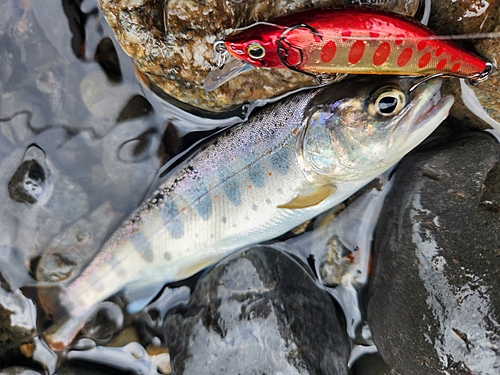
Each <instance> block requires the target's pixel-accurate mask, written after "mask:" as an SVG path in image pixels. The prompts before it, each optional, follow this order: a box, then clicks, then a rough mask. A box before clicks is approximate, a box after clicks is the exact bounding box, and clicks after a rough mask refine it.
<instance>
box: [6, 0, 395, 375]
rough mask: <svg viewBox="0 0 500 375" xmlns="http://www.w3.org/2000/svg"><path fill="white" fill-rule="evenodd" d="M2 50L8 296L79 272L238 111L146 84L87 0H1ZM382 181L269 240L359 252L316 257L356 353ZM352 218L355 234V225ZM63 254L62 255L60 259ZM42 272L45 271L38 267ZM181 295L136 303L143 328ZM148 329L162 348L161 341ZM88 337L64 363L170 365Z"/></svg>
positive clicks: (162, 357)
mask: <svg viewBox="0 0 500 375" xmlns="http://www.w3.org/2000/svg"><path fill="white" fill-rule="evenodd" d="M0 46H1V47H2V48H1V51H0V62H1V64H0V202H2V204H1V205H0V217H2V221H1V223H0V234H1V235H0V249H1V250H2V251H1V253H0V270H1V274H2V280H1V281H2V286H4V287H5V286H7V287H6V289H8V290H11V291H15V290H17V289H18V288H19V287H21V286H25V285H31V284H33V283H34V282H35V280H34V277H36V278H37V279H38V280H43V281H58V280H61V279H64V278H66V277H68V275H69V274H72V273H73V272H77V271H78V265H82V264H85V262H86V261H88V259H90V258H91V257H92V255H93V254H95V252H96V251H98V250H99V247H100V245H101V244H102V243H103V242H104V241H105V240H106V238H107V237H108V236H109V234H110V233H111V232H112V231H113V230H114V229H115V228H116V227H117V226H118V225H119V224H120V223H121V222H122V220H123V219H124V218H126V217H127V216H128V214H130V212H131V211H132V210H133V209H134V208H135V207H137V205H138V204H139V203H140V202H141V201H142V200H143V198H144V197H145V195H146V194H147V193H148V192H149V191H151V190H152V189H154V188H155V187H156V185H157V184H158V179H157V176H158V175H160V174H161V173H162V172H163V171H164V170H165V169H166V167H165V166H164V165H165V163H167V166H168V165H169V164H170V163H173V162H174V160H175V159H173V158H174V157H175V156H176V155H178V154H179V153H181V152H182V151H183V150H186V149H187V148H189V146H190V145H192V144H194V143H195V142H196V141H197V140H199V139H201V138H203V137H205V136H206V135H208V134H210V133H211V132H212V131H214V129H215V128H217V127H223V126H227V125H231V124H234V123H236V122H239V121H241V118H240V117H238V116H232V117H229V118H226V119H207V118H200V117H197V116H195V115H193V114H190V113H187V112H185V111H183V110H182V109H180V108H177V107H176V106H175V105H173V104H171V103H169V102H167V101H165V100H163V99H162V98H160V97H158V96H157V95H156V94H155V93H153V92H152V91H150V90H149V89H148V88H147V87H146V86H145V85H144V84H142V82H141V81H140V79H139V77H138V76H137V74H136V72H135V70H134V66H133V64H132V62H131V60H130V58H128V57H127V56H126V55H125V54H124V52H123V51H122V49H121V48H120V46H119V45H118V44H117V43H116V41H115V39H114V37H113V34H112V32H111V30H110V28H109V26H108V25H107V23H106V22H105V20H104V19H103V17H102V16H101V15H100V12H99V10H98V8H97V2H96V1H94V0H85V1H81V2H79V1H71V0H62V1H61V2H57V1H48V2H40V1H29V0H26V1H20V2H13V1H9V0H0ZM258 104H259V105H262V104H263V103H258ZM251 109H252V108H251V107H247V108H244V109H243V111H242V113H243V114H248V113H249V112H250V110H251ZM384 178H387V176H385V177H383V178H382V180H381V181H382V186H383V189H381V190H378V189H376V188H374V189H371V190H368V192H367V193H366V194H365V195H364V196H362V197H361V198H360V199H358V200H357V201H355V202H354V203H353V204H352V205H351V206H349V208H348V209H347V210H345V211H343V212H342V213H341V214H340V215H339V216H338V217H337V218H336V220H335V221H334V222H333V224H331V220H332V217H333V216H335V215H336V214H334V213H331V212H330V213H326V214H324V215H323V216H322V217H321V218H319V219H318V220H316V222H315V223H314V230H313V231H310V232H306V233H305V234H303V235H301V236H298V237H295V238H292V239H289V240H286V241H284V242H282V243H280V245H279V246H280V248H281V249H282V250H283V251H288V252H293V253H295V254H296V255H298V256H300V257H302V259H304V260H305V261H306V262H307V259H311V255H313V256H314V258H315V259H321V258H322V257H323V256H324V253H325V252H326V251H327V250H328V246H329V243H330V241H332V238H334V239H335V241H337V243H338V244H340V245H341V246H343V248H345V251H348V252H355V253H356V259H357V261H356V263H355V265H354V267H351V266H350V265H349V264H345V265H344V268H343V269H340V270H339V269H329V270H328V269H327V270H325V269H324V268H322V267H321V266H322V265H321V264H319V263H318V262H316V263H314V264H313V269H314V271H315V272H316V274H317V275H319V276H320V279H322V281H324V282H326V281H325V278H327V277H333V279H334V280H336V282H335V283H338V284H340V286H339V287H337V288H328V289H327V290H328V292H329V293H331V294H332V295H333V296H334V297H335V298H336V299H337V300H338V301H339V303H340V304H341V306H342V307H343V309H344V312H345V313H346V317H347V331H348V333H349V335H350V337H351V338H352V339H354V340H357V342H360V341H363V342H362V343H363V344H365V345H360V346H358V347H357V348H356V350H354V351H353V357H355V356H356V355H358V353H360V352H363V350H365V351H367V352H370V351H372V350H373V346H370V344H371V341H370V335H369V333H366V332H364V333H363V332H360V331H361V330H362V327H361V325H362V322H363V317H362V316H361V312H360V310H359V308H358V294H357V291H356V289H355V287H359V286H363V285H364V284H366V282H367V278H368V273H369V251H370V244H371V240H372V232H373V228H374V225H375V223H376V218H377V217H378V213H379V211H380V206H381V202H382V201H383V198H384V196H385V193H386V192H387V190H388V189H389V188H390V184H388V183H387V182H385V180H384ZM367 218H368V220H367ZM328 224H331V225H328ZM352 227H358V228H359V230H358V231H357V232H351V231H350V228H352ZM304 249H307V250H304ZM75 250H78V251H75ZM42 254H46V256H45V257H44V258H43V260H41V255H42ZM47 254H50V255H51V256H47ZM61 256H64V257H65V262H60V261H59V260H60V257H61ZM41 262H42V263H41ZM323 266H324V265H323ZM38 267H40V269H41V271H39V272H38V273H37V274H36V275H34V274H33V272H34V270H36V269H37V268H38ZM325 267H328V266H325ZM329 272H330V273H329ZM332 274H333V275H332ZM353 285H354V286H355V287H354V286H353ZM0 291H3V289H0ZM15 293H17V294H16V298H15V299H14V300H12V301H11V300H10V299H9V300H8V301H7V302H6V303H5V304H4V305H6V304H7V303H10V304H13V305H12V306H14V307H13V309H14V310H15V311H16V313H15V314H14V317H13V319H14V318H15V319H16V320H15V321H16V323H15V324H19V325H24V326H25V327H28V328H27V329H33V327H34V326H35V325H36V317H35V315H36V314H35V311H34V306H33V305H32V304H31V301H29V300H28V299H25V298H24V297H23V296H22V295H21V294H20V293H19V292H15ZM2 298H3V296H2ZM9 298H10V297H9ZM188 298H189V289H188V288H187V287H186V286H183V287H179V288H173V289H170V288H166V289H165V290H164V291H163V292H162V294H161V296H160V297H159V298H158V299H157V300H155V301H154V302H153V303H152V304H151V305H149V306H148V307H147V308H146V310H145V312H144V313H143V315H142V316H141V319H142V320H141V321H140V322H141V323H140V324H143V326H144V327H145V328H144V329H145V330H148V329H150V328H158V327H161V326H162V325H163V317H164V316H165V314H166V312H167V310H168V309H169V308H171V307H174V306H177V305H179V304H182V303H184V302H186V301H187V300H188ZM125 319H133V318H130V317H126V318H125ZM13 324H14V320H13ZM116 324H117V325H119V324H118V323H116ZM98 325H99V324H96V326H98ZM91 328H92V327H90V328H89V330H88V336H90V337H92V335H93V334H92V329H91ZM94 328H95V327H94ZM96 330H97V331H99V327H97V328H96ZM39 333H41V332H39ZM99 335H102V332H98V334H97V336H99ZM150 336H151V341H152V342H153V343H155V345H156V346H157V347H158V348H160V347H164V343H162V342H161V340H160V339H159V338H158V337H156V336H154V334H150ZM361 336H363V337H366V339H365V340H361V339H360V337H361ZM108 340H109V337H106V338H105V339H102V340H101V341H99V340H96V341H97V342H98V343H105V342H107V341H108ZM132 341H133V340H132ZM95 345H96V344H95V343H94V342H93V341H90V340H88V341H86V340H85V339H82V340H81V341H80V342H78V343H77V347H76V348H75V350H72V351H70V352H69V353H68V354H67V358H68V359H79V360H84V361H89V362H97V363H103V364H106V365H109V366H112V367H116V368H117V369H120V370H124V371H125V370H127V369H128V370H130V369H134V371H135V372H136V373H156V372H157V371H160V372H161V369H163V370H162V371H163V373H167V372H168V366H167V362H168V355H166V353H164V352H162V353H160V354H151V353H148V352H147V351H146V350H145V349H144V347H143V346H141V345H140V344H138V343H135V342H127V343H125V344H123V345H120V344H117V345H115V346H117V347H113V348H111V347H103V346H95ZM104 357H105V358H106V359H104V360H103V358H104ZM32 358H33V360H34V362H37V363H38V364H39V365H40V366H41V367H43V368H46V369H48V370H49V372H53V371H54V369H55V366H56V361H57V358H56V355H55V354H54V353H53V352H52V351H51V350H50V349H48V348H47V347H46V346H45V345H44V343H43V342H42V341H41V340H40V339H38V338H37V339H36V345H35V354H34V355H33V357H32ZM4 364H5V365H13V364H16V365H18V364H20V363H17V362H9V360H5V363H4Z"/></svg>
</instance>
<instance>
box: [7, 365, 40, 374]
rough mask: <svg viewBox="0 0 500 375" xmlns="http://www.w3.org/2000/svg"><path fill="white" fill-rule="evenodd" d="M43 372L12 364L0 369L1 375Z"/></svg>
mask: <svg viewBox="0 0 500 375" xmlns="http://www.w3.org/2000/svg"><path fill="white" fill-rule="evenodd" d="M41 374H42V372H40V371H35V370H33V369H31V368H29V367H21V366H12V367H7V368H4V369H1V370H0V375H41Z"/></svg>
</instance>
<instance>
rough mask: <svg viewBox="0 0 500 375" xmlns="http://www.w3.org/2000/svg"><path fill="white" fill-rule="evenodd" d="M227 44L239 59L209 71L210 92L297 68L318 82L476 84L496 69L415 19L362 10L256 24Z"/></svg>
mask: <svg viewBox="0 0 500 375" xmlns="http://www.w3.org/2000/svg"><path fill="white" fill-rule="evenodd" d="M223 43H224V46H222V45H221V44H220V43H219V45H218V50H221V47H222V50H223V52H224V53H225V52H226V51H227V52H228V53H229V54H230V55H231V56H232V57H233V59H228V60H227V61H228V62H227V64H231V70H230V71H229V70H228V68H225V67H222V69H218V70H217V69H215V70H214V71H213V72H214V73H212V72H211V73H209V75H208V76H207V78H206V82H205V87H206V89H207V90H208V91H211V90H214V89H215V88H216V87H218V86H219V85H220V84H222V83H224V82H226V81H227V80H229V79H231V78H233V77H234V76H236V75H237V74H239V73H240V72H244V71H248V70H249V69H250V67H253V68H278V69H291V70H294V71H297V72H300V73H304V74H308V75H311V76H313V77H315V78H316V79H317V81H318V83H321V82H328V81H331V80H335V79H338V78H343V77H344V76H345V75H346V74H388V75H408V76H436V75H446V76H454V77H459V78H467V79H468V80H469V81H470V82H471V83H477V82H480V81H483V80H485V79H486V78H487V77H488V76H489V74H490V73H491V71H492V69H493V65H492V64H491V63H489V62H487V61H485V60H484V59H482V58H481V57H479V56H476V55H475V54H473V53H471V52H468V51H466V50H464V49H463V48H461V47H459V46H458V45H456V44H454V43H453V42H451V41H449V40H445V37H441V36H438V35H436V34H435V33H433V32H432V31H431V30H430V29H428V28H427V27H426V26H424V25H422V24H420V23H418V22H417V21H416V20H414V19H412V18H409V17H406V16H402V15H399V14H396V13H391V12H388V11H384V10H380V9H373V8H366V7H356V6H346V7H341V8H339V7H327V8H312V9H307V10H302V11H298V12H293V13H290V14H287V15H284V16H281V17H278V18H276V19H274V20H270V21H268V22H257V23H255V24H253V25H250V26H248V27H246V28H243V29H241V30H240V31H236V32H235V33H232V34H230V35H229V36H227V37H226V38H225V39H224V41H223ZM223 47H225V49H224V48H223ZM234 59H236V60H239V61H240V63H237V62H235V61H233V60H234ZM226 71H227V73H226ZM223 72H224V73H223Z"/></svg>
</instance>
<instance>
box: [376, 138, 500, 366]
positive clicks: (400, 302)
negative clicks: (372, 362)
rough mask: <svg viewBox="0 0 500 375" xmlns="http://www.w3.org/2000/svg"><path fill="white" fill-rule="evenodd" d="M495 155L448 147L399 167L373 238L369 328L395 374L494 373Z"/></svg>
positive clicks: (479, 145)
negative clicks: (373, 266) (373, 268)
mask: <svg viewBox="0 0 500 375" xmlns="http://www.w3.org/2000/svg"><path fill="white" fill-rule="evenodd" d="M499 159H500V147H499V145H498V142H497V141H496V140H495V139H494V138H493V137H491V136H489V135H487V134H486V133H464V134H462V135H460V136H457V137H454V138H451V137H449V138H445V139H444V140H442V142H440V143H439V144H436V143H434V144H432V145H430V147H429V148H427V149H426V150H424V151H421V152H418V153H415V154H413V155H411V156H410V157H408V158H407V159H405V160H404V161H403V162H402V164H401V165H400V166H399V168H398V170H397V172H396V175H395V183H394V186H395V188H394V189H393V190H392V191H391V192H390V193H389V195H388V197H387V200H386V202H385V206H384V209H383V211H382V213H381V215H380V217H381V219H380V221H379V223H378V226H377V229H376V233H375V244H374V265H375V270H374V274H373V278H372V279H371V281H370V284H369V294H370V300H369V305H368V321H369V324H370V327H371V329H372V333H373V339H374V342H375V344H376V345H377V347H378V349H379V351H380V353H381V355H382V357H383V358H384V360H385V361H386V362H387V363H388V364H389V365H390V366H391V367H392V368H394V370H396V371H397V372H398V373H400V374H404V375H412V374H418V375H421V374H427V375H432V374H481V375H486V374H498V373H500V355H499V352H498V348H499V345H500V324H499V317H500V293H499V292H498V291H499V286H500V285H499V269H500V267H499V266H500V257H499V249H500V231H499V230H498V228H499V227H500V213H499V208H500V206H499V204H500V164H499Z"/></svg>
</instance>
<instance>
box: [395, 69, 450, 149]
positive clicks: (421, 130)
mask: <svg viewBox="0 0 500 375" xmlns="http://www.w3.org/2000/svg"><path fill="white" fill-rule="evenodd" d="M441 85H442V79H441V78H435V79H433V80H430V81H428V82H426V83H425V84H422V85H421V86H419V87H417V88H416V89H415V91H413V93H412V94H411V97H410V100H411V102H412V103H410V107H409V110H408V111H407V112H406V113H405V114H404V115H403V117H402V118H401V120H400V122H399V125H398V126H396V127H395V128H394V129H393V130H392V132H391V134H390V135H389V137H388V144H387V146H388V148H389V149H392V148H394V147H393V146H395V145H398V144H399V145H403V146H402V147H401V148H398V150H394V151H396V152H397V154H401V153H402V152H403V153H407V152H409V151H411V150H412V149H413V148H415V147H416V146H417V145H418V144H419V143H421V142H422V141H423V140H424V139H425V138H427V136H429V134H431V133H432V132H433V131H434V130H435V129H436V128H437V127H438V126H439V124H441V122H443V121H444V119H446V117H448V114H449V112H450V109H451V106H452V105H453V103H454V101H455V99H454V97H453V96H452V95H446V96H444V97H442V96H441V91H440V89H441ZM396 148H397V147H396Z"/></svg>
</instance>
